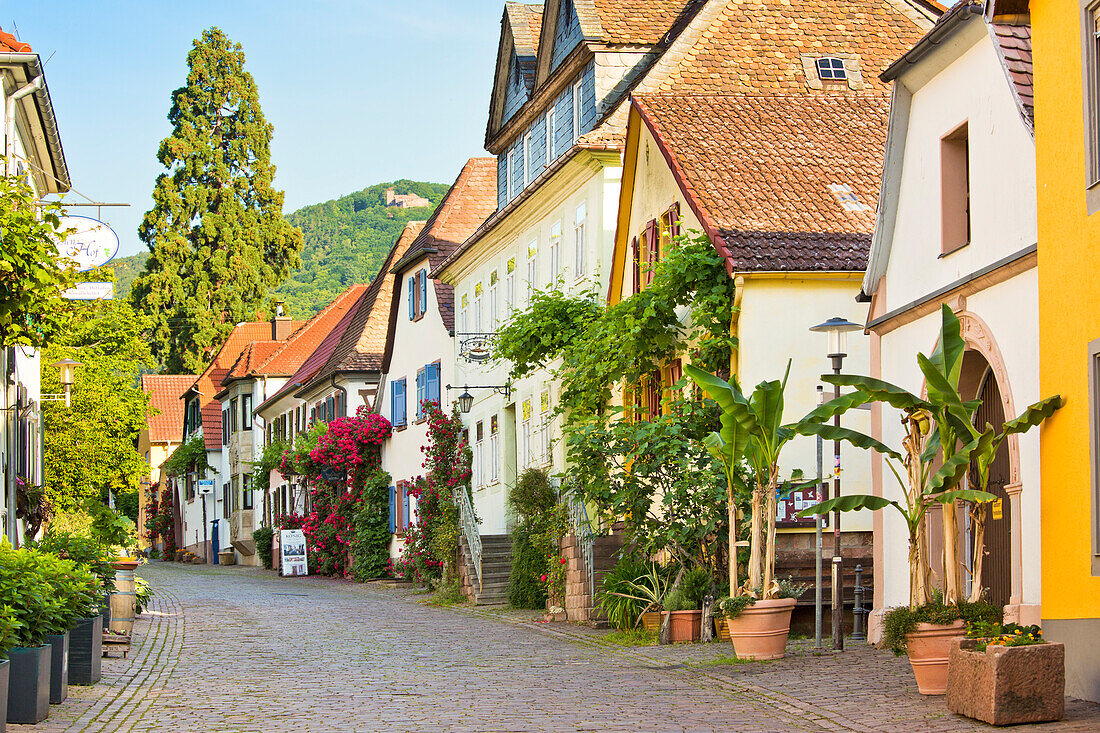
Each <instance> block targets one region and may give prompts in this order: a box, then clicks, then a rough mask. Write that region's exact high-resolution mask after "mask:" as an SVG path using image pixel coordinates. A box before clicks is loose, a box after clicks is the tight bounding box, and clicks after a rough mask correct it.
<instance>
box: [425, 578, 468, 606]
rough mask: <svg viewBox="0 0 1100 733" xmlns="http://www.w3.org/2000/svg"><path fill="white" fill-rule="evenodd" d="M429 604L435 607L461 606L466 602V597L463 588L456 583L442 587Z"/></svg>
mask: <svg viewBox="0 0 1100 733" xmlns="http://www.w3.org/2000/svg"><path fill="white" fill-rule="evenodd" d="M428 602H429V603H430V604H431V605H433V606H459V605H462V604H463V603H465V602H466V596H464V595H463V594H462V588H461V587H460V586H459V584H458V582H457V581H455V582H454V583H448V584H447V585H444V586H440V588H439V590H437V591H436V592H435V593H434V594H433V595H432V597H431V600H430V601H428Z"/></svg>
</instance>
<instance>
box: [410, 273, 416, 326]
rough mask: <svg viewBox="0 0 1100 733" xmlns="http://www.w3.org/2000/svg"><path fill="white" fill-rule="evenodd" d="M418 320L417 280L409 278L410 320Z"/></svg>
mask: <svg viewBox="0 0 1100 733" xmlns="http://www.w3.org/2000/svg"><path fill="white" fill-rule="evenodd" d="M414 318H416V278H413V277H410V278H409V320H410V321H411V320H412V319H414Z"/></svg>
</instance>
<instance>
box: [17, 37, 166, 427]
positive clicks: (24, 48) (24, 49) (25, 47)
mask: <svg viewBox="0 0 1100 733" xmlns="http://www.w3.org/2000/svg"><path fill="white" fill-rule="evenodd" d="M0 50H3V51H7V52H9V53H31V44H29V43H23V42H22V41H20V40H19V39H18V38H16V37H15V36H13V35H12V34H11V33H5V32H4V31H3V29H0ZM181 429H182V428H181Z"/></svg>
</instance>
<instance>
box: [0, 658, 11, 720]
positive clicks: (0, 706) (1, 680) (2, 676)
mask: <svg viewBox="0 0 1100 733" xmlns="http://www.w3.org/2000/svg"><path fill="white" fill-rule="evenodd" d="M10 669H11V663H10V662H8V660H7V659H0V733H4V729H5V728H7V727H8V726H7V720H8V671H9V670H10Z"/></svg>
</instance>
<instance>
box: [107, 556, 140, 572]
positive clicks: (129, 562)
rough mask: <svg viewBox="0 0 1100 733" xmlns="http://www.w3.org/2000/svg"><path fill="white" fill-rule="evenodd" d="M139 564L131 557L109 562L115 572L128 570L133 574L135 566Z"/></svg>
mask: <svg viewBox="0 0 1100 733" xmlns="http://www.w3.org/2000/svg"><path fill="white" fill-rule="evenodd" d="M140 564H141V563H140V562H139V561H138V560H135V559H134V558H132V557H120V558H118V559H117V560H113V561H111V567H113V568H114V569H115V570H129V571H130V572H133V571H134V570H136V569H137V566H138V565H140Z"/></svg>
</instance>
